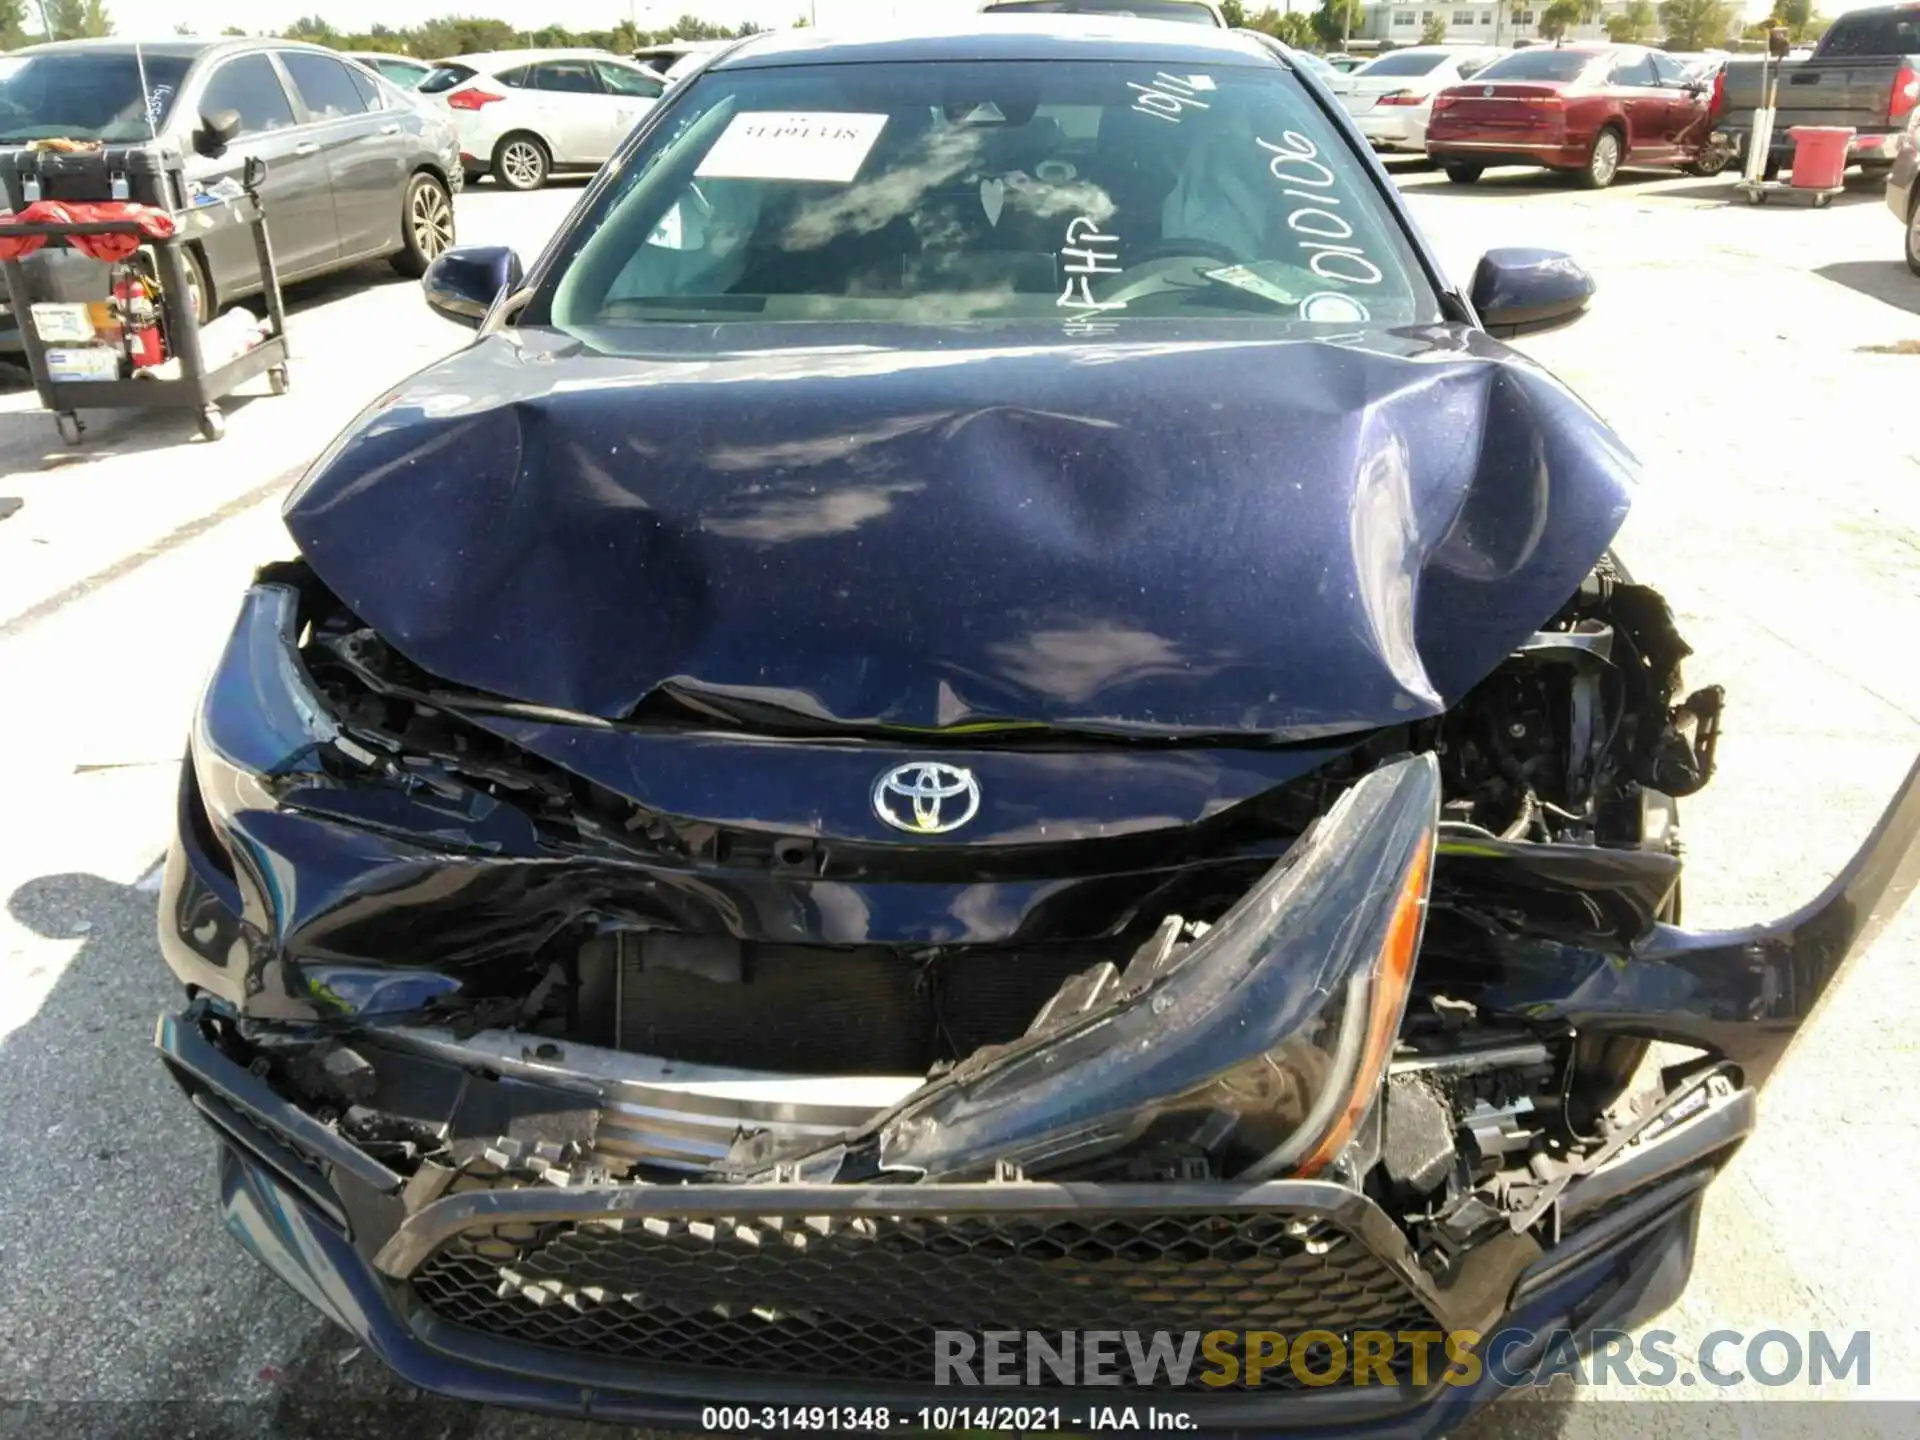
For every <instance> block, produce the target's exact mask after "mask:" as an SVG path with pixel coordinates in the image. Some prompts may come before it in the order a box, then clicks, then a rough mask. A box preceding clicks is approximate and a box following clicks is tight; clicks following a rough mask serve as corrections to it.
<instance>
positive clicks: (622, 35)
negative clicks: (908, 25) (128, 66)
mask: <svg viewBox="0 0 1920 1440" xmlns="http://www.w3.org/2000/svg"><path fill="white" fill-rule="evenodd" d="M796 23H802V24H803V23H805V22H804V21H800V22H796ZM760 28H761V27H760V26H758V25H754V24H751V23H748V24H743V25H738V26H733V27H728V26H725V25H715V24H712V23H710V22H709V21H706V20H702V19H701V18H700V17H699V16H697V15H682V16H681V17H680V18H679V19H678V20H676V21H674V22H673V24H671V25H669V26H667V27H666V28H665V29H663V30H643V29H641V28H640V27H639V26H637V25H635V24H633V23H632V22H631V21H629V20H622V21H620V22H619V23H618V24H617V25H614V26H613V27H612V28H610V29H607V30H569V29H567V28H566V27H565V26H563V25H545V26H542V27H541V28H540V29H538V30H516V29H514V28H513V26H511V25H509V24H507V22H506V21H504V20H486V19H477V18H474V17H471V16H464V15H458V16H457V15H448V16H443V17H442V18H440V19H438V20H428V21H426V22H425V23H423V24H420V25H404V26H394V25H375V26H374V27H373V28H372V29H371V30H367V31H363V32H349V31H342V30H336V29H335V28H334V27H333V26H332V25H330V24H329V23H328V22H327V21H326V19H325V18H324V17H323V16H319V15H304V16H302V17H301V18H300V19H298V20H295V21H294V22H293V23H292V24H291V25H288V26H286V27H285V28H283V29H280V30H277V31H263V32H260V33H263V34H276V35H279V36H281V37H283V38H284V39H288V40H308V41H312V42H313V43H314V44H317V45H330V46H332V47H333V48H334V49H336V50H380V51H388V52H391V53H393V54H400V55H413V56H417V57H418V58H420V59H422V60H438V59H441V58H443V57H444V56H448V55H470V54H473V53H475V52H476V51H482V50H516V49H521V48H523V47H526V46H538V47H540V48H542V49H546V48H553V49H559V48H563V47H572V46H579V47H583V48H592V49H599V50H611V51H613V52H614V53H615V54H619V55H629V54H632V53H633V52H634V51H635V50H638V49H640V48H641V47H642V46H646V45H663V44H666V43H667V42H668V41H671V40H728V39H732V38H734V37H736V36H740V35H751V34H754V33H755V32H756V31H758V30H759V29H760ZM178 29H179V31H180V33H181V34H183V35H184V34H188V33H190V29H189V27H187V26H184V25H183V26H180V27H178ZM112 33H113V17H112V15H110V14H109V13H108V11H107V8H106V5H105V3H104V0H0V50H13V49H16V48H18V47H19V46H21V45H33V44H38V43H39V42H40V41H43V40H80V39H86V38H90V37H95V36H102V35H111V34H112ZM220 33H221V34H223V35H245V34H248V33H249V32H248V31H246V30H244V29H242V28H241V27H240V26H238V25H229V26H228V27H227V28H226V29H224V30H222V31H221V32H220Z"/></svg>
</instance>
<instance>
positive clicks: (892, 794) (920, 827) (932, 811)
mask: <svg viewBox="0 0 1920 1440" xmlns="http://www.w3.org/2000/svg"><path fill="white" fill-rule="evenodd" d="M979 812H980V782H979V781H978V780H975V779H974V778H973V772H972V771H971V770H966V769H963V768H961V767H960V766H958V765H943V764H941V763H940V762H939V761H937V760H915V761H913V762H912V763H911V764H908V765H896V766H894V767H893V769H891V770H889V771H887V773H886V774H884V775H882V776H881V777H880V778H879V779H878V780H876V781H874V782H873V813H874V814H876V815H878V816H879V817H880V818H881V819H882V820H884V821H886V823H887V824H889V825H891V826H892V827H893V828H894V829H896V830H904V831H906V832H907V833H908V834H909V835H944V834H946V833H947V832H948V831H949V830H958V829H959V828H960V827H961V826H962V825H964V824H966V823H967V822H968V821H969V820H971V819H973V817H974V816H975V815H977V814H978V813H979Z"/></svg>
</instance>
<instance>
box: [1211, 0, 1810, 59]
mask: <svg viewBox="0 0 1920 1440" xmlns="http://www.w3.org/2000/svg"><path fill="white" fill-rule="evenodd" d="M1407 3H1408V4H1413V3H1415V0H1407ZM1481 3H1482V0H1474V6H1475V8H1476V9H1478V8H1481ZM1535 5H1536V0H1491V4H1488V5H1487V6H1486V8H1489V9H1494V10H1498V11H1499V12H1501V14H1500V18H1501V19H1502V20H1503V21H1506V20H1508V19H1510V17H1511V16H1512V14H1513V12H1514V11H1516V10H1522V9H1533V8H1535ZM1423 8H1431V9H1433V10H1434V16H1433V19H1431V20H1430V21H1428V22H1427V24H1426V26H1425V28H1424V29H1422V31H1421V32H1420V43H1421V44H1423V45H1438V44H1441V43H1442V42H1443V41H1445V40H1446V38H1447V18H1446V11H1445V9H1444V8H1442V7H1441V6H1440V5H1439V4H1438V0H1424V6H1423ZM1604 8H1605V7H1604V5H1603V4H1602V0H1548V3H1547V4H1546V6H1545V7H1544V8H1543V9H1541V10H1540V18H1539V21H1538V24H1537V30H1538V33H1539V35H1540V38H1541V39H1543V40H1559V39H1562V38H1564V37H1565V36H1566V35H1568V34H1570V33H1571V32H1572V31H1573V30H1574V28H1575V27H1576V26H1580V25H1591V24H1593V23H1594V22H1595V21H1599V20H1601V19H1602V15H1603V11H1604ZM1220 11H1221V13H1222V14H1223V15H1225V16H1226V20H1227V23H1228V24H1229V25H1232V26H1235V27H1237V28H1240V29H1245V30H1264V31H1265V32H1266V33H1267V34H1269V35H1272V36H1274V37H1275V38H1276V39H1278V40H1280V41H1282V42H1284V43H1285V44H1288V45H1291V46H1293V47H1295V48H1296V49H1301V50H1314V49H1320V50H1325V49H1332V48H1336V47H1338V46H1339V45H1341V44H1342V43H1343V42H1345V41H1346V40H1348V39H1350V38H1351V37H1352V36H1354V35H1358V34H1359V33H1360V31H1361V24H1362V14H1363V12H1362V10H1361V5H1360V0H1321V3H1320V5H1319V8H1317V9H1314V10H1289V11H1282V10H1280V9H1278V8H1277V7H1275V6H1272V5H1268V6H1266V7H1265V8H1263V9H1261V10H1258V11H1255V10H1251V9H1249V8H1248V6H1247V4H1246V0H1220ZM1739 22H1740V6H1739V5H1738V4H1729V3H1727V0H1660V3H1658V4H1656V3H1655V0H1628V3H1627V4H1626V6H1625V7H1624V8H1622V9H1621V10H1620V11H1619V12H1617V13H1615V14H1612V15H1606V16H1605V18H1604V22H1603V23H1604V28H1605V30H1606V33H1607V38H1608V39H1609V40H1612V41H1613V42H1614V43H1615V44H1617V45H1644V44H1648V43H1651V42H1653V41H1654V40H1657V39H1660V38H1661V37H1664V39H1665V43H1666V46H1667V48H1668V49H1669V50H1680V51H1688V50H1715V49H1720V48H1722V47H1723V46H1725V44H1726V43H1727V41H1728V40H1730V39H1731V38H1732V37H1733V36H1734V35H1735V34H1736V32H1737V33H1740V34H1741V35H1742V36H1743V37H1744V38H1746V39H1748V40H1764V39H1766V36H1767V31H1768V29H1769V28H1771V27H1772V26H1775V25H1783V26H1785V27H1786V29H1787V31H1788V33H1789V34H1791V35H1792V37H1793V39H1794V42H1795V43H1796V44H1799V43H1811V42H1812V41H1814V40H1817V39H1819V38H1820V36H1821V35H1822V34H1823V33H1825V31H1826V28H1827V26H1828V24H1830V23H1831V22H1830V21H1828V20H1827V19H1826V18H1825V17H1823V16H1822V15H1820V14H1819V12H1818V11H1816V10H1815V9H1814V7H1813V4H1812V0H1774V7H1773V14H1772V15H1771V16H1769V17H1768V18H1767V19H1765V20H1762V21H1760V22H1758V23H1757V24H1754V25H1749V26H1747V27H1746V29H1745V30H1744V31H1741V30H1740V29H1739Z"/></svg>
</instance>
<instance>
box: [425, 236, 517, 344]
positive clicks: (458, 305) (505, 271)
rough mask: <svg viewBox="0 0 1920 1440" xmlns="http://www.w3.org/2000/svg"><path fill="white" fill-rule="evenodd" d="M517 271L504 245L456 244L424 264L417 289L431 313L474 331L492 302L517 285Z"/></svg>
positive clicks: (512, 256)
mask: <svg viewBox="0 0 1920 1440" xmlns="http://www.w3.org/2000/svg"><path fill="white" fill-rule="evenodd" d="M521 273H522V272H521V269H520V257H519V255H517V254H515V253H514V251H513V250H511V249H510V248H509V247H507V246H505V245H456V246H455V247H454V248H453V249H451V250H446V251H442V252H441V254H440V257H439V258H438V259H436V260H435V261H434V262H433V263H432V264H431V265H429V266H428V267H427V273H426V275H425V276H424V277H423V278H422V279H421V281H420V289H421V293H422V294H424V295H425V296H426V300H427V308H428V309H429V310H431V311H433V313H434V314H436V315H438V316H440V317H442V318H443V319H446V320H452V321H454V322H456V323H457V324H461V325H468V326H471V327H472V328H474V329H476V330H477V329H479V328H480V322H481V321H482V320H485V319H486V318H487V312H488V311H489V310H491V309H493V302H494V301H495V300H497V299H499V298H500V296H501V295H502V294H503V293H505V292H507V291H510V290H515V289H518V288H519V285H520V280H521Z"/></svg>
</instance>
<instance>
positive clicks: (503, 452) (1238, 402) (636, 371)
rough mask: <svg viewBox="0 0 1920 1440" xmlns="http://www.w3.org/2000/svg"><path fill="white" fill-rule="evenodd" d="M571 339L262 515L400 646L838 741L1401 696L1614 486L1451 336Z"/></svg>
mask: <svg viewBox="0 0 1920 1440" xmlns="http://www.w3.org/2000/svg"><path fill="white" fill-rule="evenodd" d="M589 338H590V339H591V340H593V341H594V342H595V343H594V344H588V343H583V342H582V341H581V340H579V339H576V338H573V337H569V336H564V335H560V334H558V333H555V332H549V331H520V332H512V333H509V334H505V335H496V336H492V337H489V338H486V339H483V340H482V341H480V342H479V343H477V344H475V345H473V346H471V347H470V348H468V349H466V350H464V351H462V352H460V353H458V354H456V355H454V356H453V357H451V358H450V359H448V360H446V361H444V362H442V363H441V364H439V365H436V366H434V367H432V368H430V369H428V370H426V371H424V372H423V373H421V374H420V375H417V376H415V377H414V378H413V379H412V380H410V381H408V382H406V383H405V384H404V385H402V386H401V387H400V388H398V389H397V390H395V391H393V392H392V393H390V394H389V395H387V396H386V397H384V398H383V399H382V400H381V401H379V402H378V403H377V404H376V405H375V406H374V407H373V408H372V409H371V410H370V411H369V412H368V413H367V414H366V415H365V416H364V417H362V420H361V421H360V423H358V424H357V425H355V426H354V427H352V428H351V429H350V430H349V431H348V432H347V433H346V434H345V435H344V436H343V437H342V438H341V439H340V440H339V441H338V442H336V444H335V445H334V446H333V448H332V449H331V450H329V452H328V453H327V454H326V455H324V456H323V457H322V458H321V459H320V460H319V461H318V462H317V463H316V464H315V466H314V467H313V469H312V470H311V472H310V473H309V474H308V475H307V477H306V478H305V480H304V481H303V482H302V483H301V485H300V486H299V487H298V488H297V489H296V490H295V491H294V493H293V495H292V496H291V498H290V499H289V500H288V502H287V506H286V510H285V516H286V522H287V525H288V527H289V529H290V530H291V531H292V533H293V536H294V538H295V540H296V541H297V542H298V543H299V545H300V547H301V549H302V551H303V552H304V553H305V555H306V557H307V559H308V561H309V562H310V563H311V564H312V566H313V567H314V569H315V570H316V571H317V572H318V574H319V575H320V577H321V578H322V579H323V580H324V581H325V582H326V583H327V584H328V585H329V586H330V587H332V589H333V590H334V592H335V593H336V594H337V595H338V596H339V597H340V599H341V600H342V601H343V602H345V603H346V604H347V605H348V606H349V607H351V608H352V609H353V610H354V611H355V612H356V613H357V614H358V615H359V616H361V618H363V619H364V620H365V621H366V622H367V623H368V624H370V625H372V626H373V627H374V628H375V629H377V630H378V631H379V632H380V633H381V634H382V635H383V636H384V637H385V638H386V639H387V640H388V641H389V642H391V643H392V644H393V645H394V646H395V647H397V648H398V649H399V650H400V651H401V652H402V653H403V654H405V655H406V656H407V657H408V658H409V659H411V660H413V661H414V662H415V663H416V664H418V665H420V666H422V667H424V668H425V669H427V670H429V671H431V672H433V673H434V674H436V675H439V676H441V677H442V678H444V679H446V680H448V681H452V682H455V683H458V684H463V685H468V686H472V687H476V688H479V689H482V690H486V691H490V692H493V693H496V694H499V695H502V696H506V697H510V698H513V699H517V700H523V701H529V702H534V703H539V704H545V705H551V706H556V707H561V708H564V709H568V710H574V711H580V712H586V713H589V714H592V715H597V716H603V717H607V718H617V717H619V716H622V715H624V714H627V713H628V712H630V711H632V710H633V709H634V707H635V706H636V705H637V704H638V703H639V702H640V701H641V700H642V699H643V698H644V697H646V696H648V695H649V694H650V693H651V692H654V691H656V690H657V689H659V688H660V687H663V686H665V687H669V688H670V689H676V690H679V691H682V692H693V693H704V694H707V695H719V696H725V697H730V698H733V699H736V700H748V701H759V702H766V703H770V704H774V705H778V706H780V707H782V708H783V709H785V710H788V711H794V712H798V713H800V714H803V715H808V716H813V717H817V718H818V719H820V720H822V721H830V722H834V723H838V724H850V725H874V726H913V727H948V726H956V725H963V724H968V723H981V722H996V721H998V722H1009V721H1010V722H1037V723H1044V724H1049V725H1054V726H1060V727H1069V728H1074V729H1083V730H1090V731H1098V732H1119V733H1158V734H1179V733H1236V732H1260V733H1261V734H1263V735H1264V736H1266V737H1268V738H1277V739H1306V738H1311V737H1314V736H1323V735H1330V734H1339V733H1345V732H1350V731H1355V730H1360V729H1365V728H1369V727H1372V726H1377V725H1381V724H1386V723H1394V722H1400V721H1406V720H1411V719H1415V718H1418V717H1421V716H1428V715H1434V714H1437V713H1439V712H1440V711H1441V710H1443V709H1444V708H1446V707H1447V706H1448V705H1450V704H1452V703H1453V702H1454V701H1456V700H1458V699H1459V697H1460V696H1461V695H1462V694H1463V693H1464V692H1465V690H1467V689H1468V688H1469V687H1471V686H1472V684H1473V683H1474V682H1475V681H1477V680H1479V679H1480V678H1481V677H1483V676H1484V675H1485V674H1486V673H1487V672H1488V671H1489V670H1491V669H1492V668H1493V667H1494V666H1495V665H1496V664H1498V663H1499V661H1500V660H1501V659H1502V658H1503V657H1504V656H1505V655H1506V654H1507V653H1508V652H1509V651H1511V650H1512V649H1513V648H1514V646H1515V645H1517V644H1518V643H1519V642H1520V641H1522V640H1523V639H1525V637H1526V636H1527V635H1528V634H1529V633H1530V632H1532V631H1533V630H1534V629H1535V628H1536V627H1537V626H1538V625H1539V624H1540V623H1541V622H1543V621H1544V620H1546V619H1547V618H1548V617H1550V616H1551V615H1552V614H1553V613H1554V612H1555V611H1556V610H1557V609H1558V608H1559V606H1560V605H1561V604H1562V603H1563V602H1564V601H1565V600H1566V598H1567V597H1568V596H1569V595H1570V594H1571V593H1572V592H1573V590H1574V589H1575V587H1576V586H1577V585H1578V584H1579V582H1580V580H1581V578H1582V577H1583V576H1584V575H1585V574H1586V573H1587V571H1588V570H1589V569H1590V568H1591V567H1592V565H1593V564H1594V563H1595V561H1596V560H1597V559H1598V558H1599V557H1600V556H1601V554H1602V553H1603V551H1604V549H1605V547H1606V545H1607V544H1608V542H1609V541H1610V540H1611V538H1612V537H1613V535H1614V533H1615V531H1616V530H1617V529H1618V527H1619V524H1620V522H1621V520H1622V519H1623V518H1624V516H1625V513H1626V509H1627V491H1628V487H1629V485H1630V483H1631V480H1632V478H1633V475H1634V470H1635V466H1634V461H1633V460H1632V457H1631V456H1630V455H1629V454H1628V453H1627V452H1626V450H1625V449H1624V447H1623V446H1622V444H1621V443H1620V441H1619V440H1618V438H1617V437H1616V436H1615V435H1614V434H1613V433H1612V432H1611V431H1610V430H1609V429H1607V427H1606V426H1605V425H1604V424H1603V423H1602V422H1601V421H1599V420H1598V419H1597V418H1596V417H1595V416H1594V415H1593V413H1592V412H1591V411H1590V410H1588V409H1587V408H1586V407H1585V406H1584V405H1583V404H1582V403H1581V402H1580V401H1579V400H1578V399H1576V398H1575V397H1574V396H1572V395H1571V394H1570V393H1569V392H1568V391H1567V390H1566V389H1565V388H1564V387H1562V386H1561V385H1560V384H1558V383H1557V382H1556V381H1554V380H1553V379H1552V378H1551V377H1549V376H1548V375H1546V374H1545V373H1544V372H1543V371H1541V370H1540V369H1539V368H1538V367H1537V366H1535V365H1533V364H1532V363H1530V362H1528V361H1526V360H1525V359H1523V358H1521V357H1520V356H1518V355H1516V354H1515V353H1514V352H1512V351H1510V350H1508V349H1506V348H1505V347H1504V346H1502V345H1500V344H1498V343H1497V342H1495V341H1493V340H1491V339H1489V338H1488V337H1486V336H1484V335H1482V334H1480V333H1478V332H1475V331H1472V330H1469V329H1467V328H1465V327H1457V326H1433V327H1424V328H1420V329H1415V330H1408V331H1399V332H1391V333H1389V332H1360V333H1355V334H1349V335H1344V336H1339V337H1334V338H1317V337H1314V336H1313V335H1312V332H1310V331H1309V330H1308V329H1307V328H1306V327H1300V326H1293V327H1287V326H1283V325H1273V326H1268V325H1265V324H1263V323H1260V322H1253V321H1243V322H1229V323H1225V324H1218V325H1210V326H1191V327H1189V326H1180V327H1177V328H1169V329H1168V330H1167V331H1166V332H1165V335H1164V338H1160V339H1156V340H1155V341H1154V342H1153V343H1138V342H1135V341H1131V340H1127V339H1120V338H1114V339H1108V340H1106V341H1104V342H1088V343H1083V344H1069V343H1063V341H1062V338H1061V336H1060V335H1059V333H1058V330H1057V328H1051V329H1042V328H1039V327H1031V328H1013V329H1006V328H982V329H964V330H952V329H948V330H935V329H928V330H925V331H919V330H902V329H901V328H899V327H888V328H886V329H878V328H863V327H853V326H844V327H843V326H802V325H790V326H761V327H747V326H739V327H724V328H723V329H722V330H720V331H719V332H717V333H716V332H715V330H714V329H712V328H711V327H668V326H662V327H653V328H648V329H644V330H624V331H622V332H620V334H619V335H617V336H612V335H610V334H609V335H601V336H594V337H589ZM882 342H884V343H882ZM613 344H618V345H619V346H621V347H622V348H623V349H624V350H625V352H626V353H624V354H622V353H608V350H609V349H610V348H611V346H612V345H613ZM642 347H644V348H642Z"/></svg>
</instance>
